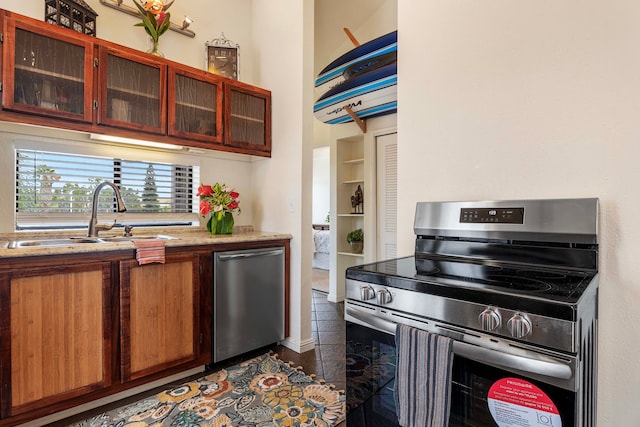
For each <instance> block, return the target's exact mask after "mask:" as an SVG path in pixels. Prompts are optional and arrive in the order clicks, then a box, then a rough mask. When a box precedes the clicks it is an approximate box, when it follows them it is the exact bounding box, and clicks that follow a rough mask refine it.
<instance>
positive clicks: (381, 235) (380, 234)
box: [376, 132, 398, 260]
mask: <svg viewBox="0 0 640 427" xmlns="http://www.w3.org/2000/svg"><path fill="white" fill-rule="evenodd" d="M397 136H398V134H397V133H396V132H394V133H389V134H385V135H379V136H377V137H376V151H377V152H376V162H377V164H376V177H377V178H376V179H377V182H376V184H377V186H376V188H377V195H376V196H377V199H378V203H377V212H376V214H377V215H376V218H377V222H378V224H377V238H378V239H377V246H378V247H377V249H376V256H377V260H384V259H391V258H395V257H396V253H397V241H396V232H397V209H398V142H397Z"/></svg>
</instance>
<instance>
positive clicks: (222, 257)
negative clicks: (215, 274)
mask: <svg viewBox="0 0 640 427" xmlns="http://www.w3.org/2000/svg"><path fill="white" fill-rule="evenodd" d="M283 253H284V250H283V249H274V250H271V251H267V252H264V251H261V252H251V251H247V252H243V253H237V254H229V255H219V256H218V260H219V261H230V260H233V259H239V258H256V257H264V256H277V255H282V254H283Z"/></svg>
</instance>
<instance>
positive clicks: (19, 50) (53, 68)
mask: <svg viewBox="0 0 640 427" xmlns="http://www.w3.org/2000/svg"><path fill="white" fill-rule="evenodd" d="M53 28H54V27H52V26H50V25H45V24H42V23H40V25H38V26H36V25H35V23H34V22H32V20H27V19H25V20H21V19H20V18H19V17H14V16H8V17H7V18H6V19H5V30H4V31H5V32H4V49H3V62H4V67H3V68H4V73H3V77H2V82H3V85H2V86H3V97H2V107H3V109H5V110H13V111H19V112H22V113H29V114H38V115H44V116H52V117H58V118H64V119H68V120H76V121H82V122H91V121H92V97H93V56H94V53H93V52H94V45H93V43H91V42H90V41H83V40H80V39H79V38H76V37H73V36H72V33H73V32H72V31H67V30H63V29H60V31H53ZM56 28H57V27H56Z"/></svg>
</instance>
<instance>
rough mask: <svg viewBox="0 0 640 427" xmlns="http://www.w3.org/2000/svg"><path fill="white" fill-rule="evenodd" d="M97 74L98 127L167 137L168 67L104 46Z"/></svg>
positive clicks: (138, 53)
mask: <svg viewBox="0 0 640 427" xmlns="http://www.w3.org/2000/svg"><path fill="white" fill-rule="evenodd" d="M98 70H99V76H100V77H99V81H100V83H99V88H100V90H99V94H98V124H101V125H109V126H116V127H119V128H127V129H132V130H139V131H144V132H151V133H156V134H165V133H166V129H167V119H166V117H167V102H166V93H167V91H166V76H167V67H166V65H164V64H163V63H162V62H160V61H156V60H154V57H152V56H149V55H142V54H140V52H134V51H131V52H130V51H127V50H116V49H112V48H109V47H106V46H101V47H100V62H99V64H98Z"/></svg>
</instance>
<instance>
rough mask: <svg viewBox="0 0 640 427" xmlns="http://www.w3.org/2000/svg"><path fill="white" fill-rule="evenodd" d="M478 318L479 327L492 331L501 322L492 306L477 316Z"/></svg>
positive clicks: (498, 314)
mask: <svg viewBox="0 0 640 427" xmlns="http://www.w3.org/2000/svg"><path fill="white" fill-rule="evenodd" d="M478 320H480V327H481V328H482V330H483V331H488V332H489V331H493V330H494V329H496V328H497V327H499V326H500V322H502V318H501V317H500V313H498V310H496V309H494V308H487V309H485V310H484V311H483V312H482V313H480V316H478Z"/></svg>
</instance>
